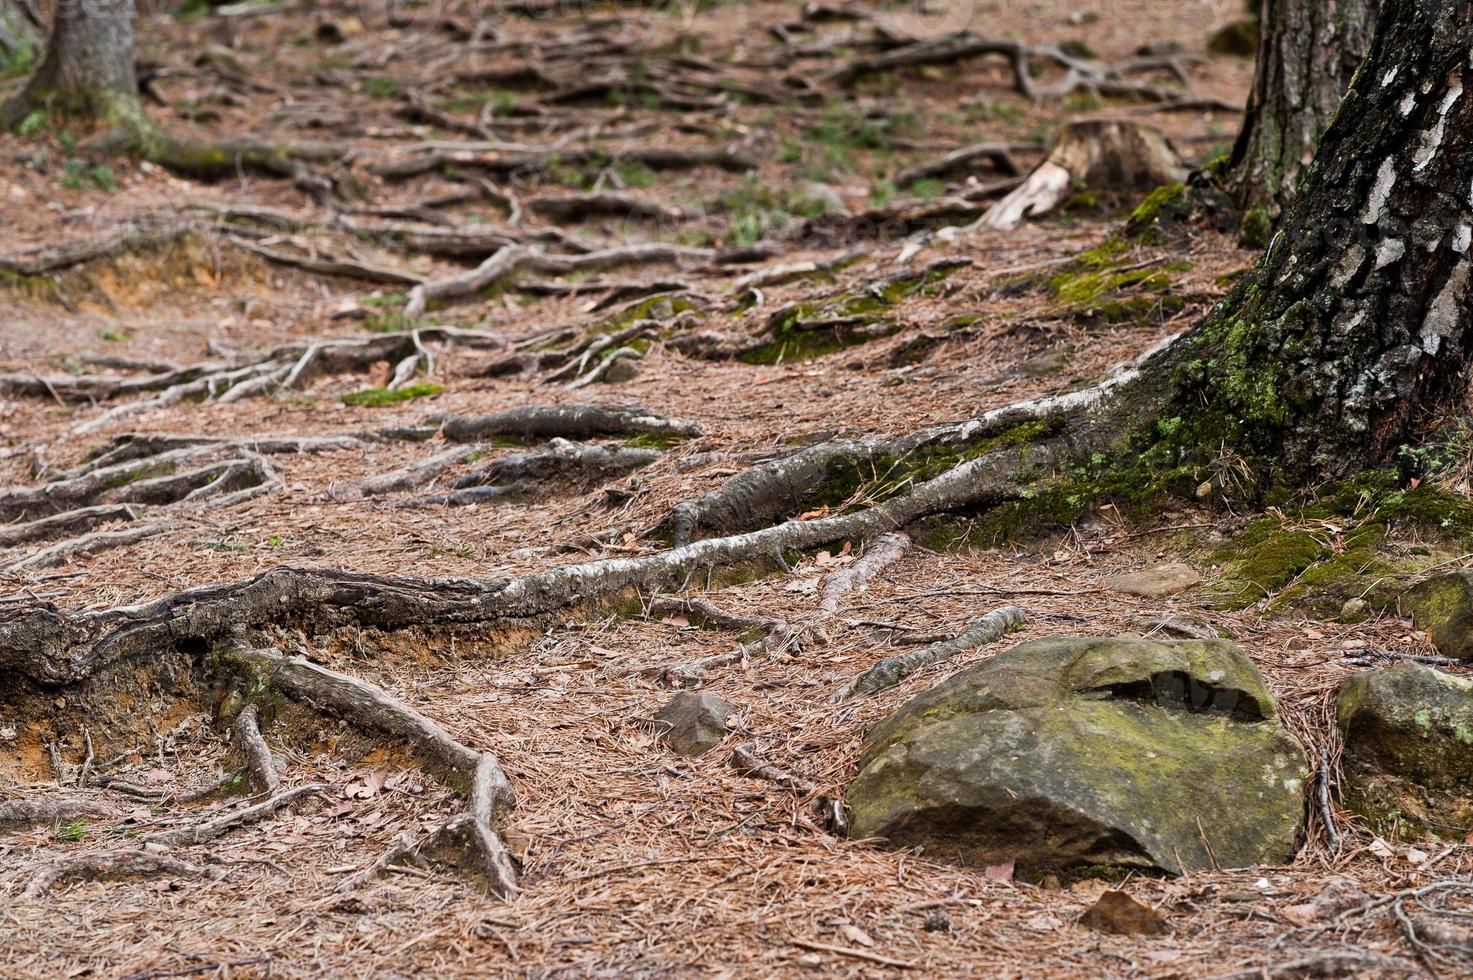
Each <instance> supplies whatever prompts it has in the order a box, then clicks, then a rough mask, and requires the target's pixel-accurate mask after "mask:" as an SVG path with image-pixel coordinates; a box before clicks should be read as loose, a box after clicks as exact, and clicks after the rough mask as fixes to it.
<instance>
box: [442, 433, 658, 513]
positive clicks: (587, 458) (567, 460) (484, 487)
mask: <svg viewBox="0 0 1473 980" xmlns="http://www.w3.org/2000/svg"><path fill="white" fill-rule="evenodd" d="M663 455H665V454H664V453H663V452H661V451H660V450H658V449H636V448H632V447H629V446H614V447H612V448H611V447H607V446H599V445H589V444H586V443H580V442H569V441H568V440H566V439H559V438H554V439H553V440H552V445H551V447H550V448H548V449H542V450H538V451H536V452H529V453H513V454H512V455H510V456H505V457H502V458H501V459H498V460H495V461H494V462H492V463H490V464H488V465H486V466H483V467H481V468H480V469H478V470H476V471H475V472H473V473H468V474H466V475H465V476H463V477H461V478H460V479H459V480H457V481H455V484H454V490H452V491H451V492H449V493H442V494H437V495H435V496H433V497H429V498H427V499H424V500H420V501H416V502H415V503H417V504H440V505H445V506H458V505H464V504H473V503H477V502H479V501H482V500H486V499H490V498H493V497H505V496H509V495H512V494H516V493H521V492H523V491H525V490H527V489H529V488H530V487H532V486H534V485H536V484H539V483H546V482H548V481H551V480H556V479H567V480H573V481H576V482H579V483H584V482H587V481H590V480H597V479H607V478H610V477H615V476H623V475H624V474H625V473H629V472H631V471H633V470H637V469H640V468H642V467H645V466H648V465H649V464H651V463H653V462H654V461H655V460H657V459H659V458H660V457H661V456H663Z"/></svg>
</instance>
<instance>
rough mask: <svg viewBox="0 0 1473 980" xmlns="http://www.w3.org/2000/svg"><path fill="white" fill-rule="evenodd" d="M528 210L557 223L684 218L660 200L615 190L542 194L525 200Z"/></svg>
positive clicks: (677, 209) (674, 208) (676, 210)
mask: <svg viewBox="0 0 1473 980" xmlns="http://www.w3.org/2000/svg"><path fill="white" fill-rule="evenodd" d="M525 207H526V208H527V210H529V211H532V212H534V213H536V214H540V215H543V216H544V217H548V218H552V219H553V220H556V221H581V220H583V219H584V218H592V217H613V218H625V219H630V220H633V219H639V218H655V219H657V220H660V221H679V220H681V218H683V217H684V215H683V214H682V213H681V211H680V209H679V208H677V207H674V206H672V205H668V204H661V203H660V202H659V201H652V200H650V199H648V198H644V197H640V196H639V195H637V194H625V193H622V192H618V191H595V192H591V193H582V194H545V195H542V196H541V197H533V198H528V199H527V201H526V203H525Z"/></svg>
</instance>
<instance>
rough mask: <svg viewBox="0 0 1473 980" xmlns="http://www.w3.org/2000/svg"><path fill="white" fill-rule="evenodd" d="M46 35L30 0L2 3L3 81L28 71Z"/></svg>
mask: <svg viewBox="0 0 1473 980" xmlns="http://www.w3.org/2000/svg"><path fill="white" fill-rule="evenodd" d="M44 38H45V35H44V34H43V33H42V26H41V22H40V20H39V18H38V17H37V16H36V10H35V8H34V7H33V6H31V4H30V3H29V2H28V0H0V78H9V77H11V76H13V75H19V74H20V73H21V72H23V71H26V70H28V69H29V68H30V67H31V65H32V63H33V62H34V61H35V60H36V56H37V55H38V54H40V52H41V45H42V43H43V41H44Z"/></svg>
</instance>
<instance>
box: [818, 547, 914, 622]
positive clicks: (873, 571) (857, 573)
mask: <svg viewBox="0 0 1473 980" xmlns="http://www.w3.org/2000/svg"><path fill="white" fill-rule="evenodd" d="M910 544H911V542H910V537H909V536H908V535H906V534H903V533H901V532H898V531H897V532H895V533H893V534H884V535H881V536H880V537H878V538H876V539H875V540H874V541H872V542H870V545H869V548H868V549H867V550H866V551H865V553H864V555H863V556H862V557H860V558H859V560H858V561H855V562H854V563H852V564H850V565H846V566H845V567H843V568H841V569H839V570H838V571H837V572H834V573H833V574H832V575H830V576H829V577H828V578H827V579H825V580H824V583H823V589H822V593H821V594H822V597H823V601H822V602H821V603H820V604H819V608H820V610H822V612H823V613H824V614H825V615H827V616H832V615H834V614H835V613H837V612H838V611H839V600H840V599H842V598H843V597H844V596H846V595H849V594H850V593H852V592H863V591H864V590H865V589H867V588H869V584H870V582H871V581H873V580H874V577H875V576H876V575H878V574H880V572H882V571H884V570H885V569H886V568H888V567H890V566H891V565H893V564H895V563H896V562H897V561H899V560H900V559H901V558H902V557H904V556H905V553H906V552H907V551H909V550H910Z"/></svg>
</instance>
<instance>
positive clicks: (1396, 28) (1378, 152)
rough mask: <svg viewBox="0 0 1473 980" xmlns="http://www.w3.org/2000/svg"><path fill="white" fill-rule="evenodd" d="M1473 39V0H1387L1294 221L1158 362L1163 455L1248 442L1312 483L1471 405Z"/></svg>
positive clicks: (1152, 408) (1295, 478)
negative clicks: (1468, 401)
mask: <svg viewBox="0 0 1473 980" xmlns="http://www.w3.org/2000/svg"><path fill="white" fill-rule="evenodd" d="M1470 47H1473V3H1470V0H1436V2H1433V0H1387V2H1386V3H1385V4H1384V5H1383V7H1382V11H1381V14H1380V21H1379V24H1378V28H1377V31H1376V35H1375V39H1374V41H1373V42H1372V45H1371V49H1370V51H1369V53H1368V55H1367V58H1366V61H1365V64H1364V66H1363V67H1362V68H1361V70H1360V71H1359V72H1358V73H1357V74H1356V76H1355V80H1354V82H1353V84H1352V87H1351V89H1350V91H1349V93H1348V94H1347V95H1346V97H1345V102H1344V106H1343V108H1342V110H1341V111H1340V112H1339V113H1338V114H1337V115H1336V116H1335V117H1334V120H1333V121H1332V122H1331V124H1330V127H1329V129H1327V130H1326V132H1325V134H1324V136H1323V138H1322V140H1321V141H1320V146H1319V150H1318V152H1317V153H1316V155H1315V158H1314V162H1313V164H1312V165H1311V166H1310V168H1309V169H1308V171H1307V172H1306V174H1305V178H1304V182H1303V185H1302V188H1301V190H1300V193H1299V196H1298V199H1297V200H1296V202H1295V203H1294V204H1293V205H1292V206H1291V207H1290V209H1289V210H1288V212H1287V213H1286V215H1285V218H1284V222H1283V227H1282V229H1281V231H1280V232H1279V233H1278V234H1276V235H1275V236H1274V240H1273V243H1272V244H1271V245H1270V246H1269V248H1268V250H1267V252H1265V254H1264V255H1263V257H1262V258H1261V259H1260V260H1259V263H1258V265H1257V267H1256V268H1255V270H1254V271H1253V273H1252V274H1251V275H1249V276H1246V277H1244V281H1243V282H1241V283H1239V285H1238V286H1237V287H1236V288H1235V290H1234V291H1233V293H1232V295H1231V296H1229V298H1228V299H1227V300H1225V301H1224V302H1223V303H1221V304H1219V306H1218V307H1217V308H1216V309H1214V310H1213V311H1212V312H1211V313H1209V314H1208V316H1207V317H1206V319H1205V320H1204V321H1203V322H1202V323H1201V324H1200V325H1199V326H1198V327H1197V328H1196V329H1195V330H1193V331H1192V332H1191V333H1190V334H1188V335H1187V336H1185V337H1183V338H1182V339H1181V340H1180V341H1178V342H1177V343H1176V344H1173V345H1171V346H1170V347H1168V348H1167V349H1166V350H1165V351H1163V352H1162V353H1161V354H1160V355H1158V356H1156V357H1155V358H1153V359H1152V360H1151V361H1150V362H1148V363H1147V365H1146V366H1145V368H1144V370H1143V376H1142V379H1141V380H1142V387H1144V388H1145V392H1144V393H1143V392H1141V390H1140V389H1139V388H1138V389H1137V398H1136V400H1135V401H1133V402H1132V405H1133V406H1134V407H1136V408H1137V409H1139V410H1140V411H1142V412H1143V414H1144V417H1145V418H1146V419H1147V421H1146V422H1145V424H1144V426H1143V429H1144V428H1147V427H1148V428H1149V430H1150V431H1151V433H1152V435H1151V437H1150V441H1151V442H1152V444H1153V447H1154V448H1155V449H1157V450H1163V449H1164V450H1169V452H1165V453H1157V454H1156V455H1155V462H1157V463H1158V464H1169V465H1181V464H1183V463H1188V464H1190V462H1191V458H1192V457H1193V456H1195V457H1196V462H1197V465H1201V464H1202V463H1204V462H1207V461H1208V459H1218V460H1219V461H1221V460H1223V459H1225V458H1227V457H1230V456H1237V457H1240V458H1241V459H1243V460H1244V461H1246V463H1247V464H1248V465H1247V466H1246V467H1240V468H1239V469H1240V471H1244V472H1246V471H1248V470H1252V471H1254V472H1256V473H1257V475H1258V476H1259V478H1260V479H1266V480H1267V481H1268V482H1271V483H1281V484H1284V485H1289V484H1294V485H1306V484H1308V483H1310V482H1312V481H1314V480H1317V479H1320V478H1323V477H1327V476H1328V477H1343V476H1346V475H1349V474H1351V473H1354V472H1356V471H1358V470H1362V469H1366V468H1371V467H1378V466H1383V465H1386V464H1388V463H1390V462H1393V461H1394V460H1395V458H1396V457H1397V455H1398V453H1399V450H1400V449H1401V448H1402V447H1403V446H1405V445H1407V444H1408V443H1411V442H1413V441H1415V439H1416V437H1417V436H1418V434H1419V432H1420V431H1423V430H1425V429H1426V428H1427V427H1428V426H1427V423H1428V422H1430V421H1431V420H1433V419H1435V418H1436V417H1437V415H1438V413H1439V412H1445V411H1447V410H1449V409H1454V410H1456V409H1461V408H1463V407H1464V406H1465V404H1466V397H1467V391H1468V384H1469V379H1468V374H1467V369H1468V362H1469V354H1470V350H1473V304H1470V302H1469V262H1470V243H1473V51H1470ZM1142 394H1144V395H1145V397H1140V396H1141V395H1142ZM1138 431H1141V430H1138Z"/></svg>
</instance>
